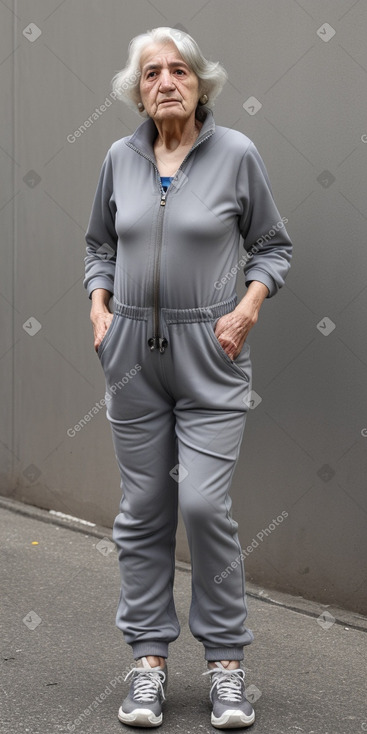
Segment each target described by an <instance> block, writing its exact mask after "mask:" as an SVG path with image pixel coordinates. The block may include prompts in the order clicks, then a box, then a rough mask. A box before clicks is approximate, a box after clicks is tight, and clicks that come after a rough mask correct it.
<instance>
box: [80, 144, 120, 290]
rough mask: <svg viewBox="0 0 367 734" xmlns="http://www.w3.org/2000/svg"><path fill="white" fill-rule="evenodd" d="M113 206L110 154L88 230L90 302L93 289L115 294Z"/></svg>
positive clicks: (86, 262) (87, 265) (87, 271)
mask: <svg viewBox="0 0 367 734" xmlns="http://www.w3.org/2000/svg"><path fill="white" fill-rule="evenodd" d="M115 214H116V205H115V201H114V198H113V172H112V161H111V151H110V150H109V151H108V153H107V155H106V157H105V159H104V161H103V164H102V168H101V172H100V175H99V180H98V185H97V190H96V193H95V196H94V201H93V205H92V211H91V215H90V218H89V223H88V228H87V231H86V234H85V240H86V242H87V247H86V252H87V254H86V257H85V258H84V262H85V277H84V281H83V285H84V287H85V288H86V289H87V292H88V296H89V298H91V294H92V291H93V290H94V289H95V288H105V289H106V290H108V291H110V292H111V293H113V292H114V278H115V268H116V250H117V233H116V230H115Z"/></svg>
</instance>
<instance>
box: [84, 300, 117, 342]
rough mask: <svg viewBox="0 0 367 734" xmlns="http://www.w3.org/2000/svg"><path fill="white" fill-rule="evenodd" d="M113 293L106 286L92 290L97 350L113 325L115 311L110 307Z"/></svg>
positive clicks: (92, 313)
mask: <svg viewBox="0 0 367 734" xmlns="http://www.w3.org/2000/svg"><path fill="white" fill-rule="evenodd" d="M111 295H112V294H111V293H110V292H109V291H107V290H105V289H104V288H96V289H95V290H94V291H92V308H91V312H90V320H91V322H92V326H93V334H94V349H95V351H97V350H98V347H99V345H100V343H101V341H102V339H103V338H104V336H105V334H106V332H107V331H108V329H109V327H110V326H111V321H112V319H113V313H111V311H109V309H108V304H109V300H110V298H111Z"/></svg>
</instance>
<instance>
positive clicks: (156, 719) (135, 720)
mask: <svg viewBox="0 0 367 734" xmlns="http://www.w3.org/2000/svg"><path fill="white" fill-rule="evenodd" d="M118 718H119V721H122V723H123V724H130V725H131V726H146V727H153V726H160V725H161V723H162V721H163V714H160V716H156V715H155V714H153V711H150V709H143V708H141V709H134V711H132V712H131V713H130V714H127V713H125V711H122V709H121V708H120V709H119V712H118Z"/></svg>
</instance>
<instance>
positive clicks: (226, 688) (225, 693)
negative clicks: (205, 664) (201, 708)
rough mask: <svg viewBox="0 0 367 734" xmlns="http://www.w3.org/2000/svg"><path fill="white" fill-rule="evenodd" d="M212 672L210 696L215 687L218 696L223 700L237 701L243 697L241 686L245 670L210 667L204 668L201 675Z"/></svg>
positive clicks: (243, 682)
mask: <svg viewBox="0 0 367 734" xmlns="http://www.w3.org/2000/svg"><path fill="white" fill-rule="evenodd" d="M209 674H212V676H213V678H212V681H213V684H212V687H211V689H210V696H211V694H212V692H213V691H214V688H215V687H216V688H217V692H218V697H219V698H220V699H221V700H223V701H235V702H239V701H241V700H242V698H243V689H242V686H244V684H245V671H244V670H243V669H242V668H236V669H235V670H225V669H223V670H222V669H221V668H211V669H210V670H206V671H205V673H203V675H209Z"/></svg>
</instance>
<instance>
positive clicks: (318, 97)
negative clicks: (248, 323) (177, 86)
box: [0, 0, 367, 612]
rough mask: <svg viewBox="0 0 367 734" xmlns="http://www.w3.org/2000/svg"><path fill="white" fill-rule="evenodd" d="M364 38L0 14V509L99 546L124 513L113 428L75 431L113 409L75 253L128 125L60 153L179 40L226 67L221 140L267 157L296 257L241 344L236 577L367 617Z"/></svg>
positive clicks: (263, 5) (181, 12) (202, 6)
mask: <svg viewBox="0 0 367 734" xmlns="http://www.w3.org/2000/svg"><path fill="white" fill-rule="evenodd" d="M366 22H367V7H366V3H365V2H362V0H359V2H356V1H355V0H333V1H331V0H299V1H298V0H297V1H296V0H277V2H274V1H271V0H242V1H241V2H240V1H239V0H228V1H226V2H223V0H210V1H209V2H205V1H204V0H199V1H198V0H186V1H185V3H182V2H180V3H179V2H177V0H176V1H175V2H172V1H171V0H170V1H168V0H154V2H153V1H151V0H149V1H146V0H139V2H138V3H132V2H126V1H124V0H107V2H103V3H101V2H97V1H96V0H94V1H92V0H64V2H60V0H48V1H47V2H45V0H43V1H42V0H32V1H31V2H30V1H29V0H28V1H27V2H25V0H19V1H18V2H11V0H7V2H6V3H5V2H4V3H3V2H2V3H1V4H0V27H1V35H2V37H1V57H0V83H1V92H2V114H3V122H2V126H1V133H0V136H1V142H0V160H1V169H2V180H3V186H2V188H1V202H0V209H1V211H0V224H1V244H2V256H1V258H2V259H1V262H2V267H1V283H0V296H1V309H0V313H1V320H2V331H1V334H2V337H1V345H0V355H1V368H2V377H1V406H2V416H3V420H2V422H1V434H0V458H1V463H0V467H1V488H0V491H1V493H2V494H3V495H4V496H8V497H13V498H16V499H19V500H22V501H24V502H26V503H30V504H32V505H37V506H40V507H44V508H52V509H55V510H59V511H62V512H65V513H67V514H71V515H76V516H78V517H82V518H85V519H87V520H91V521H94V522H97V523H101V524H104V525H106V526H109V527H110V526H111V525H112V522H113V518H114V516H115V514H116V512H117V510H118V502H119V500H120V486H119V476H118V471H117V467H116V464H115V457H114V454H113V449H112V442H111V435H110V428H109V425H108V423H107V421H106V418H105V414H104V410H100V411H99V412H98V414H97V415H95V417H94V418H93V420H91V421H90V422H89V423H88V424H87V425H86V426H85V427H84V428H83V429H82V430H81V431H80V432H77V433H76V435H75V436H74V437H70V436H68V435H67V430H68V429H69V428H70V427H73V426H74V425H75V424H77V423H78V422H79V421H80V419H81V418H82V417H83V416H84V415H85V414H86V413H87V412H88V411H89V410H90V409H91V408H92V406H94V405H95V403H96V402H97V401H99V400H100V399H101V398H102V397H103V395H104V377H103V373H102V370H101V367H100V364H99V361H98V358H97V356H96V355H95V353H94V351H93V345H92V329H91V325H90V322H89V306H90V303H89V301H88V298H87V296H86V292H85V291H84V289H83V287H82V278H83V257H84V248H85V242H84V233H85V229H86V225H87V222H88V218H89V213H90V208H91V204H92V199H93V195H94V191H95V187H96V184H97V178H98V174H99V171H100V166H101V164H102V161H103V158H104V156H105V153H106V151H107V149H108V148H109V146H110V145H111V143H112V142H113V141H114V140H116V139H118V138H120V137H122V136H124V135H127V134H129V133H130V132H131V131H132V130H134V129H135V127H136V126H137V124H138V123H139V118H138V117H137V116H136V115H134V113H133V112H131V111H129V110H127V109H126V108H125V107H124V106H123V105H122V103H120V102H113V103H112V104H111V105H110V106H109V107H108V108H107V109H106V111H105V112H103V113H102V114H101V115H100V117H99V118H98V119H97V120H96V121H95V122H93V124H92V125H91V126H90V127H89V128H88V129H87V130H86V131H85V132H84V133H83V134H82V135H81V136H80V137H78V138H76V139H75V142H68V139H67V136H68V135H70V134H72V133H73V132H74V131H75V130H77V129H78V128H79V126H80V125H82V124H83V123H84V121H85V120H86V119H87V118H88V117H89V116H90V115H91V114H92V113H93V111H94V110H95V109H96V108H99V107H100V105H101V104H103V103H104V101H105V99H106V97H107V96H108V95H109V92H110V86H109V83H110V79H111V77H112V75H113V73H115V71H117V70H118V69H120V68H121V67H122V66H123V64H124V62H125V58H126V51H127V45H128V42H129V40H130V38H131V37H132V36H134V35H136V34H137V33H139V32H141V31H143V30H145V29H147V28H153V27H156V26H158V25H170V26H177V25H179V26H181V27H184V28H186V29H187V30H188V31H189V32H190V33H192V35H193V36H194V37H195V38H196V39H197V40H198V42H199V44H200V45H201V46H202V48H203V51H204V53H206V54H207V55H208V56H210V57H211V58H213V59H219V60H221V61H222V63H223V64H224V66H225V67H226V68H227V70H228V73H229V77H230V82H229V83H228V84H227V85H226V88H225V89H224V91H223V93H222V95H221V96H220V98H219V99H218V102H217V105H216V110H215V115H216V120H217V122H218V123H219V124H222V125H227V126H229V127H234V128H236V129H238V130H241V131H243V132H244V133H246V134H247V135H248V136H249V137H250V138H252V139H253V140H254V142H255V144H256V145H257V146H258V148H259V150H260V153H261V154H262V156H263V158H264V160H265V162H266V165H267V168H268V171H269V174H270V178H271V181H272V186H273V190H274V194H275V198H276V201H277V204H278V208H279V209H280V212H281V214H282V215H283V216H286V217H288V219H289V224H288V225H287V226H288V230H289V233H290V235H291V236H292V238H293V240H294V244H295V252H294V259H293V266H292V269H291V271H290V275H289V278H288V280H287V284H286V287H285V288H284V289H283V291H281V292H280V294H279V295H278V296H277V297H276V298H274V299H272V300H269V301H267V302H266V303H265V304H264V306H263V309H262V312H261V318H260V320H259V322H258V324H257V326H256V327H255V329H254V330H253V331H252V333H251V336H250V338H249V342H250V343H251V349H252V358H253V367H254V383H253V388H254V390H255V391H256V393H257V394H258V395H259V396H260V398H261V402H259V403H258V404H257V405H256V403H255V406H254V407H253V409H252V410H250V411H249V416H248V422H247V427H246V431H245V438H244V443H243V449H242V454H241V459H240V462H239V465H238V469H237V472H236V476H235V481H234V485H233V492H232V496H233V514H234V517H235V519H237V520H238V522H239V524H240V540H241V545H242V548H243V549H244V550H245V554H246V556H247V557H246V569H247V574H248V578H251V579H253V580H254V581H257V582H259V583H260V584H264V585H266V586H274V587H277V588H279V589H284V590H288V591H291V592H294V593H296V594H301V595H303V596H305V597H309V598H312V599H316V600H319V601H320V602H324V603H330V604H333V603H334V604H335V603H336V604H340V605H344V606H345V607H347V608H350V609H353V610H356V611H359V612H367V597H366V583H365V582H366V529H365V521H366V492H365V487H366V475H367V459H366V449H367V435H366V434H367V410H366V397H367V341H366V336H365V334H366V316H367V300H366V295H367V289H366V266H367V248H366V190H367V168H366V157H367V102H366V100H367V95H366V72H367V54H366V33H365V29H366ZM31 23H32V24H35V26H38V28H39V31H40V32H41V33H40V35H39V36H38V37H37V38H36V34H37V33H39V31H37V29H36V28H35V27H34V26H31V27H29V24H31ZM326 23H327V24H329V26H331V27H332V29H333V31H332V32H331V31H330V28H329V26H327V25H326ZM318 29H319V30H318ZM331 33H334V35H333V37H330V35H331ZM250 97H255V98H256V99H257V100H259V102H260V103H261V105H262V107H261V108H260V109H259V110H258V111H257V112H256V113H255V114H249V112H248V111H246V109H245V107H246V104H245V107H244V103H246V100H248V98H250ZM255 111H256V105H255ZM250 112H254V109H250ZM239 292H240V293H243V292H244V288H243V279H241V277H240V278H239ZM38 322H39V325H38ZM331 327H333V328H332V329H331ZM37 329H38V331H37ZM283 511H284V512H285V513H288V517H286V518H285V519H284V520H283V522H281V523H279V524H278V525H277V524H276V523H273V522H272V521H273V519H274V518H275V519H276V518H277V517H278V516H279V515H280V514H281V513H282V512H283ZM248 547H249V550H248V551H246V548H248ZM177 556H178V558H180V559H186V560H188V551H187V544H186V538H185V533H184V530H183V526H182V524H180V528H179V535H178V548H177ZM218 571H219V572H220V571H221V569H218Z"/></svg>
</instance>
